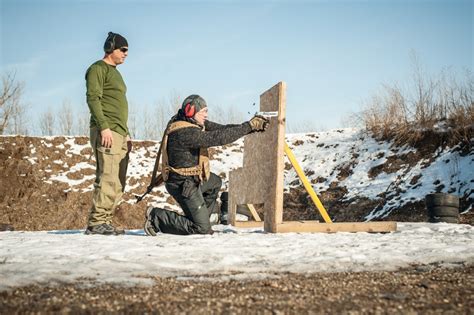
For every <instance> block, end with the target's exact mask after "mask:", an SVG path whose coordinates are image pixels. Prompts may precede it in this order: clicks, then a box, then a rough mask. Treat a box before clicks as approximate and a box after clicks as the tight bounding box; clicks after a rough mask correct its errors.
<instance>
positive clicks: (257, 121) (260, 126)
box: [249, 115, 270, 131]
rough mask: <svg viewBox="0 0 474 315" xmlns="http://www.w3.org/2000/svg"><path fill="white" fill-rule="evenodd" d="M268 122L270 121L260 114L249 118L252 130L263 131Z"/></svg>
mask: <svg viewBox="0 0 474 315" xmlns="http://www.w3.org/2000/svg"><path fill="white" fill-rule="evenodd" d="M269 123H270V121H269V120H268V119H267V118H265V117H263V116H260V115H255V116H254V117H253V118H252V119H250V120H249V124H250V127H251V128H252V131H265V130H266V129H267V128H268V124H269Z"/></svg>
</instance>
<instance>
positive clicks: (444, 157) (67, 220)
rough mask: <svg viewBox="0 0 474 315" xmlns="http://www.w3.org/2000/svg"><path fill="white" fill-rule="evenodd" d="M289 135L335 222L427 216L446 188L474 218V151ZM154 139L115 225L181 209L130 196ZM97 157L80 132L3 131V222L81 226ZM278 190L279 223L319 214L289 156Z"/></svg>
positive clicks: (230, 164)
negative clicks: (428, 205) (428, 204)
mask: <svg viewBox="0 0 474 315" xmlns="http://www.w3.org/2000/svg"><path fill="white" fill-rule="evenodd" d="M287 142H288V144H289V146H290V148H291V149H292V150H293V152H294V153H295V155H296V158H297V159H298V161H299V162H300V165H301V166H302V168H303V169H304V171H305V173H306V175H307V176H308V178H309V180H310V181H311V183H312V184H313V187H314V189H315V191H316V193H317V194H318V195H319V196H320V198H321V201H322V202H323V204H324V205H325V207H326V209H328V212H329V215H330V216H331V218H332V219H333V220H334V221H365V220H368V219H370V220H398V221H426V220H427V215H426V213H425V212H426V210H425V206H424V197H425V195H426V194H428V193H430V192H447V193H453V194H456V195H458V196H460V198H461V207H460V210H461V211H462V212H464V213H465V214H464V215H463V216H462V218H461V221H462V222H464V223H471V224H472V211H470V210H472V208H473V204H474V150H472V149H471V150H467V149H466V148H461V147H447V148H431V147H430V146H429V145H427V146H425V147H423V148H421V149H415V148H410V147H403V148H399V147H394V146H393V145H391V143H387V142H378V141H375V140H374V139H373V138H371V137H370V136H369V135H367V134H366V133H364V132H362V131H360V130H357V129H340V130H332V131H328V132H321V133H308V134H290V135H287ZM242 144H243V141H242V140H239V141H237V142H236V143H234V144H231V145H227V146H223V147H218V148H215V149H213V150H212V152H211V159H212V160H211V167H212V169H213V171H214V172H215V173H217V174H220V175H221V176H222V177H223V178H224V186H225V187H227V178H228V171H229V170H231V169H234V168H236V167H239V166H240V165H241V163H242V162H241V160H242ZM158 145H159V143H157V142H153V141H135V142H134V144H133V152H132V153H131V157H130V164H129V168H128V180H127V188H126V192H125V195H124V202H123V203H122V204H121V205H120V206H119V207H118V209H117V211H116V216H115V224H117V225H119V226H122V227H124V228H127V229H131V228H141V225H142V222H143V213H144V210H145V209H146V207H147V205H150V204H153V205H156V206H160V207H164V208H168V209H173V210H177V211H179V208H178V207H177V205H176V204H175V202H174V201H173V199H172V198H170V197H169V195H168V194H167V193H166V191H165V189H164V187H163V186H162V187H159V188H157V189H155V192H154V194H153V195H151V196H149V197H148V198H147V199H145V201H144V202H142V203H140V204H138V205H136V204H135V197H134V194H140V193H142V192H144V190H145V188H146V186H147V185H148V181H149V180H150V175H151V171H152V169H153V164H154V160H155V154H156V152H157V150H158ZM94 163H95V161H94V157H93V155H92V150H91V147H90V145H89V143H88V139H87V138H86V137H23V136H2V137H0V172H1V174H2V181H1V184H0V223H8V224H12V225H13V226H14V228H15V229H17V230H50V229H79V228H84V227H85V225H86V217H87V212H88V208H89V206H90V201H91V192H92V183H93V181H94V176H95V171H94ZM284 187H285V198H284V219H285V220H296V219H298V220H301V219H321V218H320V217H319V214H318V213H317V210H316V209H315V207H314V205H313V204H312V202H311V199H309V196H308V194H307V193H306V192H305V190H304V189H303V187H302V185H301V182H300V181H299V180H298V178H297V176H296V173H295V171H294V170H293V169H292V167H291V165H290V164H289V162H288V161H287V162H286V167H285V183H284Z"/></svg>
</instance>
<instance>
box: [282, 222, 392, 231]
mask: <svg viewBox="0 0 474 315" xmlns="http://www.w3.org/2000/svg"><path fill="white" fill-rule="evenodd" d="M396 230H397V223H396V222H392V221H383V222H342V223H318V222H317V221H284V222H283V223H281V224H278V226H277V233H288V232H297V233H298V232H309V233H315V232H323V233H336V232H369V233H383V232H393V231H396Z"/></svg>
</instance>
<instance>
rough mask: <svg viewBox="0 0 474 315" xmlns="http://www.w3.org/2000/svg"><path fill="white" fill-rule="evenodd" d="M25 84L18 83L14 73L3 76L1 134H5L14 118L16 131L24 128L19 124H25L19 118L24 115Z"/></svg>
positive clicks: (0, 106)
mask: <svg viewBox="0 0 474 315" xmlns="http://www.w3.org/2000/svg"><path fill="white" fill-rule="evenodd" d="M23 88H24V84H23V83H21V82H17V81H16V79H15V74H14V73H7V74H5V75H3V76H2V88H1V91H0V134H3V133H4V132H5V131H6V129H7V127H8V124H9V123H10V122H11V119H12V116H13V118H14V120H13V121H14V123H16V126H14V128H13V129H14V130H19V129H21V128H23V126H20V125H19V123H20V122H21V123H23V121H21V120H20V119H19V118H21V117H23V116H22V115H24V110H25V109H24V106H23V105H22V104H21V102H20V99H21V96H22V94H23Z"/></svg>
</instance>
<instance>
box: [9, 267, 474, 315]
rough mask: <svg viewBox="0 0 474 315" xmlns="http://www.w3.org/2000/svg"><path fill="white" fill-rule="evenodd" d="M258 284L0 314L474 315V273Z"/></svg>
mask: <svg viewBox="0 0 474 315" xmlns="http://www.w3.org/2000/svg"><path fill="white" fill-rule="evenodd" d="M278 276H279V278H278V279H266V280H258V281H233V280H232V281H220V282H216V281H188V280H177V279H175V278H167V279H166V278H156V279H155V284H154V285H153V286H150V287H132V288H130V287H129V288H126V287H117V286H111V285H102V286H92V287H87V284H89V285H90V282H89V281H90V280H88V279H83V280H82V281H81V282H78V283H77V284H75V285H59V286H52V287H39V286H28V287H23V288H17V289H15V290H10V291H4V292H1V293H0V313H2V314H15V313H62V314H78V313H82V314H100V313H158V314H177V313H179V314H222V313H224V314H315V313H318V314H319V313H321V314H386V313H388V314H474V266H464V267H457V268H449V269H447V268H440V267H437V266H418V267H413V268H411V269H407V270H400V271H396V272H360V273H331V274H327V273H325V274H323V273H319V274H311V275H307V276H305V275H299V274H279V275H278Z"/></svg>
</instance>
